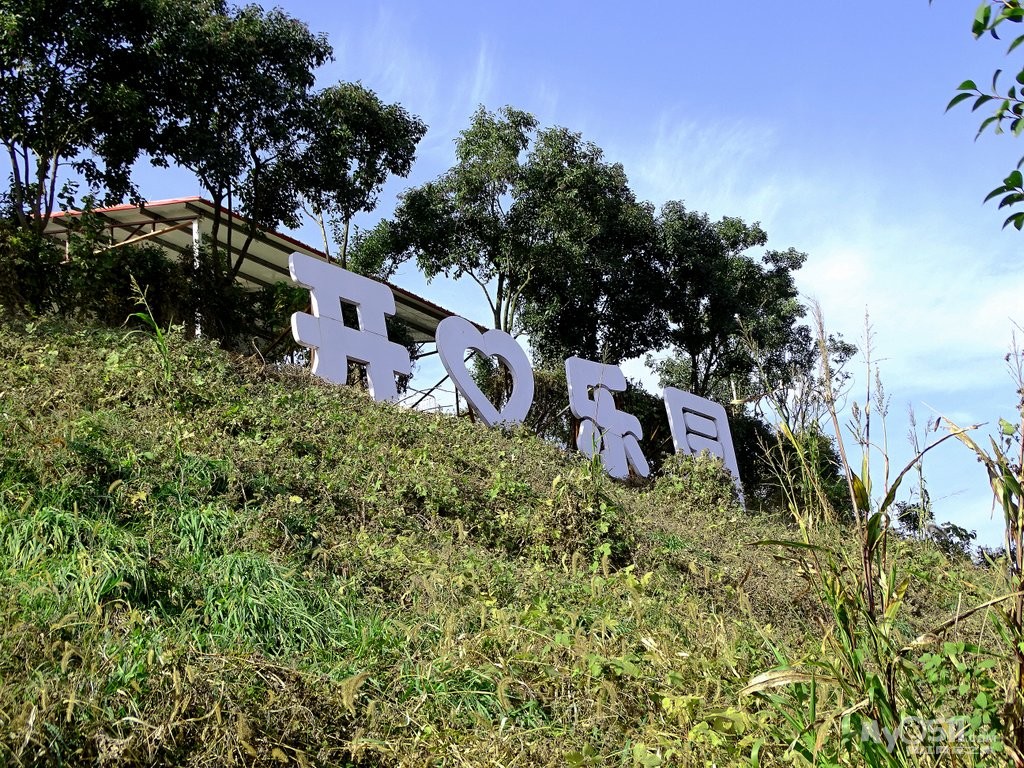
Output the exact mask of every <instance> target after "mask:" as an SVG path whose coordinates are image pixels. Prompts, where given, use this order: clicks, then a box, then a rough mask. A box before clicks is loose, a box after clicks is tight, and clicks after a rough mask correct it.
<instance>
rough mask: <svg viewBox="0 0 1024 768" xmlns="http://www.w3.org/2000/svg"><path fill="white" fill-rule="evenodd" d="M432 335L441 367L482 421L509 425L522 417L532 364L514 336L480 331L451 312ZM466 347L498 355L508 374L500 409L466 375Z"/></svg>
mask: <svg viewBox="0 0 1024 768" xmlns="http://www.w3.org/2000/svg"><path fill="white" fill-rule="evenodd" d="M435 339H436V341H437V352H438V354H439V355H440V357H441V363H442V364H443V365H444V369H445V370H446V371H448V375H449V376H450V377H451V379H452V381H453V382H455V386H456V387H457V388H458V390H459V392H461V393H462V394H463V396H464V397H465V398H466V401H467V402H468V403H469V405H470V406H471V407H472V408H473V410H475V411H476V412H477V413H478V414H479V415H480V420H481V421H483V423H484V424H486V425H487V426H489V427H493V426H495V425H498V424H503V425H505V426H511V425H513V424H520V423H522V422H523V420H525V419H526V414H527V413H529V411H530V406H531V405H533V368H531V367H530V359H529V358H528V357H527V356H526V353H525V352H524V351H523V348H522V347H520V346H519V345H518V344H517V343H516V340H515V339H513V338H512V337H511V336H509V335H508V334H507V333H505V332H504V331H499V330H490V331H487V333H480V331H478V330H477V329H476V327H474V325H473V324H472V323H471V322H469V321H468V320H465V319H464V318H461V317H456V316H454V315H453V316H452V317H446V318H445V319H444V320H442V321H441V322H440V323H439V324H438V326H437V331H436V333H435ZM467 349H472V350H476V351H477V352H479V353H480V354H482V355H483V356H484V357H492V356H493V357H496V358H498V362H499V363H502V364H504V365H505V367H506V368H508V370H509V372H510V373H511V374H512V395H511V397H509V399H508V402H507V403H506V404H505V407H504V409H502V410H501V411H499V410H498V409H497V408H495V407H494V404H493V403H491V401H490V400H488V399H487V397H486V396H485V395H484V393H483V392H481V391H480V387H478V386H477V384H476V382H475V381H473V377H472V376H470V374H469V370H468V369H467V368H466V361H465V355H466V350H467Z"/></svg>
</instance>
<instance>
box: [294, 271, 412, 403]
mask: <svg viewBox="0 0 1024 768" xmlns="http://www.w3.org/2000/svg"><path fill="white" fill-rule="evenodd" d="M288 269H289V271H290V272H291V275H292V280H294V281H295V282H297V283H298V284H299V285H301V286H303V287H305V288H308V289H309V296H310V303H311V306H312V309H313V314H312V315H308V314H306V313H305V312H296V313H295V314H294V315H292V334H293V335H294V336H295V340H296V341H297V342H298V343H299V344H302V345H303V346H306V347H309V348H310V349H311V350H312V351H313V373H315V374H316V375H317V376H320V377H321V378H324V379H327V380H328V381H333V382H335V383H337V384H344V383H346V382H347V381H348V365H349V362H350V361H351V362H356V363H362V364H363V365H365V366H366V378H367V381H368V382H369V388H370V395H371V396H372V397H373V399H374V400H394V399H396V398H397V397H398V384H397V382H396V381H395V374H401V375H404V376H408V375H410V373H411V372H412V364H411V361H410V359H409V350H408V349H406V348H405V347H403V346H402V345H401V344H396V343H395V342H393V341H389V340H388V331H387V327H386V325H385V315H394V314H395V296H394V294H393V293H392V292H391V289H390V288H389V287H388V286H386V285H383V284H381V283H379V282H377V281H376V280H371V279H369V278H368V277H363V276H362V275H357V274H355V273H354V272H349V271H348V270H345V269H342V268H341V267H336V266H333V265H331V264H328V263H326V262H324V261H321V260H320V259H316V258H313V257H312V256H306V255H304V254H301V253H293V254H292V255H291V257H290V258H289V259H288ZM342 301H344V302H347V303H349V304H353V305H355V307H356V313H357V316H358V318H359V321H358V327H356V328H350V327H348V326H346V325H345V321H344V320H343V319H342V316H341V303H342Z"/></svg>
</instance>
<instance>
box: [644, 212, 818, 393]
mask: <svg viewBox="0 0 1024 768" xmlns="http://www.w3.org/2000/svg"><path fill="white" fill-rule="evenodd" d="M657 224H658V235H659V240H660V246H661V251H660V258H661V259H662V263H661V273H662V279H663V281H664V284H665V285H668V286H671V290H670V291H668V293H667V295H666V303H665V311H666V315H667V319H668V321H669V322H670V323H671V327H670V329H669V331H668V339H669V341H670V343H671V345H672V348H673V352H674V354H673V355H671V356H669V357H668V358H667V359H665V360H663V361H661V362H659V363H657V364H656V365H655V369H656V371H657V372H658V373H659V375H660V376H661V378H662V379H663V380H664V381H666V382H669V381H670V382H671V383H672V384H673V385H674V386H679V387H681V388H683V389H686V390H687V391H689V392H693V393H694V394H697V395H700V396H701V397H708V396H710V395H712V394H713V393H716V392H717V393H718V394H719V397H720V399H723V400H724V401H726V402H728V401H730V400H735V399H742V398H746V397H748V396H749V395H751V394H752V389H753V388H754V383H755V381H756V380H757V379H760V380H762V381H767V382H773V383H774V382H777V384H774V385H775V386H780V385H781V386H785V385H787V384H788V383H789V382H790V381H792V380H793V378H794V372H795V371H796V370H808V369H810V368H811V366H812V364H813V361H814V359H815V348H814V344H813V343H812V340H811V334H810V330H809V329H808V328H807V327H806V326H805V325H803V324H802V323H801V322H800V320H801V318H802V317H803V315H804V313H805V310H804V307H803V306H802V305H801V304H800V302H799V301H798V292H797V288H796V283H795V280H794V277H793V273H794V272H795V271H796V270H797V269H799V268H800V266H801V265H802V264H803V262H804V260H805V259H806V258H807V256H806V254H803V253H800V252H799V251H796V250H794V249H792V248H790V249H788V250H785V251H767V252H766V253H765V254H764V256H763V258H762V259H760V260H758V259H755V258H754V257H752V256H749V255H747V254H746V253H745V252H746V251H747V250H748V249H750V248H752V247H756V246H763V245H764V244H765V243H766V242H767V235H766V234H765V232H764V230H763V229H761V227H760V225H759V224H756V223H755V224H753V225H747V224H745V223H744V222H743V221H742V220H740V219H736V218H723V219H722V220H721V221H719V222H712V221H711V220H710V218H709V217H708V216H707V214H704V213H699V212H696V211H688V210H687V209H686V207H685V205H684V204H683V203H681V202H669V203H666V204H665V205H664V206H663V207H662V210H661V215H660V216H659V218H658V222H657ZM753 394H757V393H753Z"/></svg>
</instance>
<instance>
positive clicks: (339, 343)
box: [288, 253, 743, 502]
mask: <svg viewBox="0 0 1024 768" xmlns="http://www.w3.org/2000/svg"><path fill="white" fill-rule="evenodd" d="M288 267H289V270H290V271H291V276H292V279H293V280H294V281H295V282H297V283H298V284H299V285H301V286H303V287H305V288H308V289H309V292H310V305H311V307H312V312H313V313H312V314H307V313H305V312H296V313H295V314H294V315H292V334H293V335H294V337H295V340H296V341H297V342H298V343H299V344H302V345H303V346H306V347H309V348H310V350H312V357H313V373H314V374H316V375H317V376H320V377H321V378H324V379H327V380H328V381H332V382H335V383H337V384H346V383H347V382H348V369H349V364H350V363H361V364H363V365H365V366H366V378H367V380H368V382H369V385H370V395H371V396H372V397H373V398H374V399H375V400H395V399H396V398H397V397H398V385H397V383H396V381H395V376H396V374H397V375H402V376H409V375H410V374H411V369H412V363H411V360H410V358H409V351H408V350H407V349H406V348H405V347H403V346H402V345H401V344H396V343H395V342H393V341H391V340H389V339H388V331H387V325H386V322H385V320H386V317H387V316H389V315H394V314H395V296H394V294H393V293H392V291H391V288H390V287H389V286H387V285H385V284H383V283H380V282H378V281H376V280H371V279H370V278H368V277H363V276H361V275H357V274H355V273H353V272H349V271H348V270H345V269H342V268H341V267H337V266H334V265H333V264H329V263H328V262H325V261H322V260H320V259H317V258H313V257H312V256H306V255H304V254H301V253H293V254H292V255H291V257H290V258H289V260H288ZM342 303H345V304H349V305H352V306H354V307H355V309H356V315H357V318H358V320H357V322H356V324H355V326H349V325H345V320H344V318H343V316H342ZM435 341H436V343H437V351H438V354H439V356H440V358H441V363H442V364H443V365H444V368H445V370H446V371H447V372H448V376H449V377H451V379H452V381H453V382H454V383H455V387H456V389H457V391H458V392H459V393H461V394H462V395H463V396H464V397H465V398H466V401H467V402H468V403H469V405H470V407H471V408H472V409H473V410H474V411H476V412H477V413H478V414H479V416H480V420H481V421H483V422H484V423H485V424H486V425H487V426H489V427H493V426H498V425H506V426H508V425H512V424H518V423H521V422H522V421H524V420H525V419H526V415H527V413H528V412H529V410H530V406H531V405H532V403H533V393H534V381H533V369H532V368H531V367H530V360H529V358H528V357H527V356H526V352H525V351H523V348H522V347H520V346H519V344H517V343H516V340H515V339H513V338H512V337H511V336H509V335H508V334H507V333H504V332H503V331H498V330H490V331H487V332H481V331H480V330H478V329H477V327H476V326H474V325H473V324H472V323H470V322H469V321H468V320H465V319H463V318H461V317H456V316H452V317H448V318H445V319H444V320H442V321H441V322H440V323H439V324H438V326H437V331H436V333H435ZM467 352H477V353H479V354H481V355H483V356H484V357H485V358H490V357H494V358H497V360H498V363H499V364H500V365H504V366H505V367H506V368H507V369H508V371H509V374H510V376H511V385H512V388H511V392H510V394H509V398H508V401H507V402H506V403H505V406H504V408H502V409H501V410H500V411H499V410H498V409H497V408H496V407H495V405H494V404H493V403H492V402H491V401H490V400H488V399H487V397H486V396H485V395H484V393H483V392H482V391H481V390H480V387H479V386H477V384H476V382H475V381H473V377H472V376H471V375H470V373H469V370H468V369H467V368H466V353H467ZM565 374H566V379H567V382H568V385H569V410H570V411H572V414H573V416H575V417H576V418H577V419H579V421H580V427H579V431H578V433H577V435H576V447H577V448H579V450H580V451H581V452H582V453H583V454H585V455H586V456H590V457H593V456H595V455H596V456H600V458H601V463H602V464H603V466H604V468H605V471H607V472H608V474H609V475H611V476H612V477H617V478H621V479H624V478H627V477H629V475H630V471H631V470H632V471H633V472H635V473H636V474H637V475H639V476H640V477H647V476H648V475H649V474H650V472H651V469H650V465H648V463H647V458H646V457H645V456H644V454H643V451H642V450H641V449H640V440H641V439H642V438H643V428H642V427H641V426H640V420H639V419H637V418H636V416H633V415H632V414H629V413H626V412H624V411H620V410H619V409H618V408H617V407H616V405H615V397H614V393H615V392H624V391H625V389H626V377H625V376H623V374H622V371H621V370H620V369H619V367H618V366H616V365H606V364H604V363H595V362H593V361H591V360H584V359H582V358H579V357H570V358H569V359H568V360H566V361H565ZM665 407H666V409H667V410H668V420H669V424H670V425H671V427H672V441H673V443H674V444H675V448H676V451H677V452H680V453H700V452H701V451H705V450H707V451H710V452H711V453H712V454H714V455H715V456H717V457H719V458H720V459H722V461H723V462H724V464H725V467H726V469H728V470H729V472H731V473H732V475H733V477H734V478H735V480H736V488H737V490H738V491H739V492H740V501H741V502H742V501H743V489H742V487H741V485H740V473H739V469H738V467H737V465H736V451H735V450H734V449H733V443H732V434H731V433H730V431H729V420H728V417H727V415H726V412H725V408H723V407H722V406H721V405H719V404H718V403H715V402H712V401H711V400H705V399H704V398H702V397H697V396H696V395H693V394H690V393H689V392H683V391H681V390H678V389H675V388H673V387H666V388H665Z"/></svg>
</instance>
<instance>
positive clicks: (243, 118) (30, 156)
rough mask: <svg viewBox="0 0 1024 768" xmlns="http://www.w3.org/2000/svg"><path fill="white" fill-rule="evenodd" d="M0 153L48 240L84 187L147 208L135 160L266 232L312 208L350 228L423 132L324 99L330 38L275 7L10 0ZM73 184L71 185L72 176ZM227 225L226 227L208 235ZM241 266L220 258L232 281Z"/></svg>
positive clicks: (393, 108)
mask: <svg viewBox="0 0 1024 768" xmlns="http://www.w3.org/2000/svg"><path fill="white" fill-rule="evenodd" d="M0 27H2V28H3V31H4V34H3V36H2V38H0V143H2V144H3V147H4V149H5V150H6V151H7V155H8V159H9V160H10V163H11V167H12V175H11V187H10V195H9V197H10V200H11V204H12V208H13V209H14V212H15V215H16V217H17V218H18V220H19V222H20V223H21V224H22V226H26V227H32V228H33V229H34V230H35V231H36V232H37V233H41V232H42V231H43V229H44V228H45V226H46V223H47V221H48V219H49V216H50V213H51V212H52V211H53V210H54V208H55V207H56V203H57V200H58V197H59V196H60V194H61V189H62V187H61V181H62V180H69V179H70V181H68V183H67V184H65V185H64V192H65V195H64V197H65V202H66V203H67V202H69V201H70V200H71V197H72V195H73V192H74V186H75V179H76V178H81V179H82V180H84V181H85V182H86V183H87V184H88V185H89V187H90V188H91V189H92V190H93V191H101V192H102V194H103V199H104V201H106V202H116V201H120V200H123V199H124V198H125V197H126V196H132V197H135V196H137V192H136V190H135V188H134V186H133V185H132V179H131V167H132V164H133V163H134V162H135V161H136V160H137V159H139V158H140V157H148V158H149V159H150V160H151V161H152V162H154V163H155V164H158V165H167V164H170V163H174V164H177V165H180V166H182V167H185V168H188V169H190V170H191V171H192V172H193V173H194V174H195V175H196V178H197V179H198V181H199V183H200V184H201V185H202V187H203V188H204V189H205V190H206V192H207V194H208V195H209V196H210V198H211V199H212V201H213V202H214V203H215V204H216V205H217V206H218V207H219V206H222V205H226V206H227V207H228V208H230V209H237V210H240V211H241V212H242V213H244V214H245V217H246V220H247V227H246V231H245V232H244V233H240V236H239V240H238V241H237V242H236V243H234V244H233V247H232V249H231V250H232V251H235V253H236V254H237V255H239V256H244V254H245V252H246V248H247V247H248V244H249V243H250V242H251V239H252V237H253V236H254V234H255V231H256V228H274V227H277V226H279V225H284V226H288V227H294V226H297V225H298V223H299V218H300V216H301V212H302V210H303V206H304V205H309V206H310V207H311V208H312V209H313V210H314V211H315V212H317V213H323V214H326V215H328V216H332V215H337V216H339V217H341V218H344V219H346V220H347V219H349V218H351V216H352V215H353V214H354V213H356V212H357V211H360V210H371V209H372V208H373V207H374V205H375V204H376V195H377V193H378V191H379V189H380V187H381V185H382V184H383V183H384V181H385V179H386V178H387V176H388V174H399V175H405V174H407V173H408V171H409V169H410V167H411V164H412V161H413V158H414V156H415V147H416V144H417V143H418V141H419V140H420V138H421V137H422V136H423V133H424V132H425V130H426V129H425V126H424V125H423V123H422V122H421V121H420V120H419V119H418V118H415V117H412V116H410V115H409V114H408V113H407V112H406V111H405V110H404V109H403V108H402V107H400V106H398V105H386V104H384V103H383V102H381V101H380V99H379V98H377V96H376V95H375V94H374V93H373V92H372V91H370V90H369V89H367V88H365V87H363V86H362V85H359V84H352V83H339V84H336V85H333V86H329V87H327V88H324V89H321V90H316V89H315V82H316V71H317V69H318V68H319V67H320V66H321V65H323V64H324V63H325V62H327V61H328V60H330V58H331V56H332V50H331V46H330V45H329V43H328V42H327V39H326V37H324V36H323V35H317V34H314V33H312V32H311V31H310V30H309V28H308V27H307V25H306V24H305V23H303V22H302V21H299V20H298V19H295V18H293V17H291V16H289V15H287V14H286V13H284V12H283V11H281V10H278V9H274V10H269V11H268V10H265V9H263V8H261V7H260V6H258V5H247V6H244V7H233V6H229V5H228V4H226V3H225V2H223V0H109V2H102V3H99V2H95V0H29V2H24V1H23V0H0ZM72 170H74V171H77V173H78V176H77V177H76V176H69V175H68V173H69V171H72ZM219 225H220V221H219V219H218V220H217V221H215V222H214V227H215V228H217V227H219ZM240 263H241V262H240V259H239V260H235V261H232V254H226V258H223V259H220V260H218V267H219V269H220V271H222V272H224V273H226V274H227V275H232V274H233V273H234V271H236V270H237V268H238V266H239V265H240Z"/></svg>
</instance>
